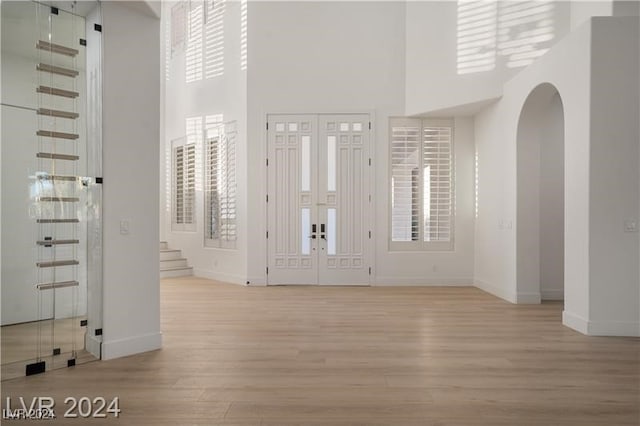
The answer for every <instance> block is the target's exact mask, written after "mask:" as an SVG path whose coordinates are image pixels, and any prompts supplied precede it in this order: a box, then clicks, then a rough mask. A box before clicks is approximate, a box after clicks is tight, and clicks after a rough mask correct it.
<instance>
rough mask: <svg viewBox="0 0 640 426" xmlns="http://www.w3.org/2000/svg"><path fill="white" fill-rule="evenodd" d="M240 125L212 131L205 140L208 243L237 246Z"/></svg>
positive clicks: (229, 124)
mask: <svg viewBox="0 0 640 426" xmlns="http://www.w3.org/2000/svg"><path fill="white" fill-rule="evenodd" d="M236 133H237V132H236V126H235V123H234V122H231V123H226V124H224V125H220V126H217V127H215V128H212V129H210V130H208V132H207V140H206V143H205V191H204V192H205V200H204V205H205V214H204V216H205V246H207V247H220V248H235V247H236V239H237V234H236V231H237V229H236Z"/></svg>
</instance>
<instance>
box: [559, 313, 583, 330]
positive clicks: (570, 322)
mask: <svg viewBox="0 0 640 426" xmlns="http://www.w3.org/2000/svg"><path fill="white" fill-rule="evenodd" d="M562 324H564V325H566V326H567V327H569V328H572V329H574V330H575V331H577V332H580V333H582V334H588V332H589V321H587V320H586V319H584V318H582V317H581V316H579V315H576V314H574V313H572V312H569V311H567V310H564V311H562Z"/></svg>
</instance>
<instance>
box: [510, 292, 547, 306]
mask: <svg viewBox="0 0 640 426" xmlns="http://www.w3.org/2000/svg"><path fill="white" fill-rule="evenodd" d="M541 300H542V298H541V297H540V293H517V294H516V303H518V304H520V305H539V304H540V302H541Z"/></svg>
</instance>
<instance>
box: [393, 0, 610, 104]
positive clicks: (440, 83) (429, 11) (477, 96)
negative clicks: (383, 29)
mask: <svg viewBox="0 0 640 426" xmlns="http://www.w3.org/2000/svg"><path fill="white" fill-rule="evenodd" d="M613 3H615V2H612V1H611V0H604V1H571V2H567V1H558V2H552V4H551V9H550V10H549V14H550V16H549V17H547V18H544V19H542V18H541V19H538V24H542V23H543V22H546V24H547V25H548V28H550V29H551V34H552V35H553V39H551V40H546V41H537V42H533V41H532V43H531V46H532V48H533V49H534V50H537V49H540V50H541V52H542V51H544V50H546V49H548V48H549V47H551V46H553V45H554V44H555V43H557V42H559V41H560V40H562V38H563V37H564V36H565V35H567V34H568V33H569V31H572V30H574V29H576V28H577V27H578V26H580V25H581V24H583V23H584V22H586V21H587V20H588V19H589V18H590V17H592V16H610V15H611V14H612V12H613V7H612V4H613ZM491 4H493V5H494V6H495V14H496V15H495V16H496V17H504V16H507V15H508V12H509V9H508V8H512V7H514V6H517V3H516V2H509V1H499V2H497V3H491ZM459 5H463V7H464V3H459V2H456V1H427V2H422V1H418V2H408V3H407V7H406V12H407V13H406V25H407V31H406V34H407V35H406V70H407V84H406V88H405V90H406V110H407V114H409V115H411V114H421V113H425V112H433V111H440V110H446V109H448V108H450V107H459V106H461V105H467V104H468V105H469V109H470V110H471V111H473V112H477V111H478V110H479V109H480V107H482V106H483V103H484V102H486V101H487V100H492V99H493V100H495V99H497V98H499V97H500V96H501V95H502V88H503V85H504V83H506V82H507V81H508V80H509V79H511V78H512V77H514V76H515V75H516V74H517V73H518V72H520V71H521V70H522V69H523V68H524V65H522V64H519V65H518V64H516V63H515V62H513V63H510V61H509V60H508V56H507V55H506V54H505V53H504V49H503V48H501V47H500V43H502V42H503V40H501V39H500V38H498V39H497V47H496V48H495V49H492V51H493V52H494V53H495V54H494V55H492V56H491V60H493V62H494V63H493V66H490V67H489V68H488V69H485V70H482V71H476V72H471V73H462V74H461V73H458V60H459V52H458V50H459V49H458V40H459V38H462V37H467V36H468V35H466V34H464V32H463V31H464V28H461V29H460V33H459V34H458V25H459V23H463V21H459V20H458V7H459ZM539 7H546V5H544V3H543V2H540V3H538V5H537V8H539ZM619 9H622V7H620V8H619ZM536 10H539V9H536ZM463 13H464V12H463ZM533 16H534V19H535V17H539V16H540V15H536V14H534V15H533ZM461 17H462V19H468V16H464V14H462V15H461ZM498 25H499V24H496V26H495V28H493V27H487V32H486V34H485V35H487V36H491V28H493V29H494V30H496V29H498ZM525 25H526V24H525ZM531 29H533V28H532V27H530V28H529V30H531ZM518 31H519V30H518V27H517V26H516V27H512V31H511V33H510V34H509V35H508V36H507V37H509V38H510V39H511V40H513V39H517V37H518V36H517V34H518ZM525 38H526V37H525ZM460 51H461V52H462V51H463V49H460Z"/></svg>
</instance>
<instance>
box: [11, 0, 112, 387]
mask: <svg viewBox="0 0 640 426" xmlns="http://www.w3.org/2000/svg"><path fill="white" fill-rule="evenodd" d="M56 6H57V7H56V8H52V7H50V6H48V5H45V4H42V3H36V2H23V1H3V2H2V3H1V19H2V23H1V28H2V88H3V90H2V99H1V101H2V124H3V126H2V134H1V137H2V159H1V161H2V164H1V166H2V167H1V170H2V192H1V194H2V223H1V226H2V259H1V262H2V277H1V288H0V291H1V293H2V317H1V325H2V342H1V344H0V346H1V347H2V379H8V378H12V377H17V376H23V375H25V374H26V372H27V371H32V372H41V371H43V370H45V369H46V370H50V369H52V368H58V367H66V366H68V365H73V364H75V363H79V362H83V361H88V360H91V359H93V357H91V356H90V355H89V353H87V352H86V351H85V334H86V331H87V325H88V323H89V324H90V327H91V330H94V329H95V328H101V327H102V323H101V321H102V312H101V310H96V311H93V310H91V309H90V307H89V303H88V300H89V293H91V294H92V295H93V300H92V306H94V307H98V306H101V304H102V302H101V294H102V290H101V280H102V266H101V265H102V250H101V247H102V236H101V230H102V226H101V204H102V202H101V194H102V192H101V185H100V183H101V180H100V182H98V179H96V178H95V177H99V176H101V161H102V160H101V151H102V148H101V140H100V134H101V119H100V117H101V99H100V97H99V95H100V92H101V52H100V43H101V41H100V40H101V39H100V34H99V33H97V32H95V31H94V30H93V25H94V23H100V7H99V3H98V2H82V3H81V4H80V5H79V4H77V3H76V2H56ZM77 7H80V8H81V9H82V10H77V9H76V8H77ZM81 15H82V16H81ZM84 15H86V18H85V16H84ZM87 28H90V32H91V34H90V37H89V38H90V42H89V43H87ZM94 32H95V33H96V34H93V33H94ZM87 46H90V47H91V48H90V50H88V49H89V48H88V47H87ZM88 70H90V71H91V73H90V77H88V74H89V73H88ZM88 88H90V90H88ZM89 112H90V113H89ZM88 120H91V126H89V127H90V130H89V131H88V130H87V128H88V126H87V123H88ZM89 176H91V177H89ZM90 312H91V313H90ZM92 334H95V333H92ZM87 337H91V336H87ZM87 340H89V339H87ZM99 345H100V343H99V341H98V342H97V344H96V345H94V348H93V350H92V352H93V353H96V354H99Z"/></svg>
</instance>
